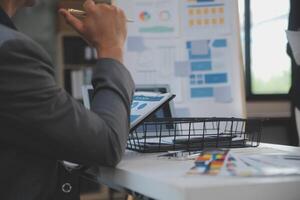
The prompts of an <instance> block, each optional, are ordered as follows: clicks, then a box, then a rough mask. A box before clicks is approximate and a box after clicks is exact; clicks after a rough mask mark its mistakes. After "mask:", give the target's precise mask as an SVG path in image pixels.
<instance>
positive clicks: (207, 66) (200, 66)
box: [191, 61, 212, 71]
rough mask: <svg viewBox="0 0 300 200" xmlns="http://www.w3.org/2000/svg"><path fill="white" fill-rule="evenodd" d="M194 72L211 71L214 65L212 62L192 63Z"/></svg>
mask: <svg viewBox="0 0 300 200" xmlns="http://www.w3.org/2000/svg"><path fill="white" fill-rule="evenodd" d="M191 67H192V71H203V70H211V69H212V64H211V61H197V62H191Z"/></svg>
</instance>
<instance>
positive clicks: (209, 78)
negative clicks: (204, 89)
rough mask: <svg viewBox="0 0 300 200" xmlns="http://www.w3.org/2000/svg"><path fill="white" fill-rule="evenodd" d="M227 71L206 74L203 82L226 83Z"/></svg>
mask: <svg viewBox="0 0 300 200" xmlns="http://www.w3.org/2000/svg"><path fill="white" fill-rule="evenodd" d="M227 82H228V78H227V73H216V74H206V75H205V83H207V84H216V83H227Z"/></svg>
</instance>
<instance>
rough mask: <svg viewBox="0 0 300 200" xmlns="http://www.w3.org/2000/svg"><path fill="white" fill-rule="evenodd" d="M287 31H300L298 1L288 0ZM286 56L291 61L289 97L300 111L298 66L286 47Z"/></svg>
mask: <svg viewBox="0 0 300 200" xmlns="http://www.w3.org/2000/svg"><path fill="white" fill-rule="evenodd" d="M288 29H289V30H293V31H297V30H299V29H300V1H299V0H290V14H289V27H288ZM288 54H289V55H290V57H291V59H292V87H291V90H290V95H291V98H292V102H293V104H294V105H295V106H296V107H297V108H298V109H300V66H298V65H297V64H296V62H295V60H294V57H293V54H292V52H291V49H290V47H289V46H288Z"/></svg>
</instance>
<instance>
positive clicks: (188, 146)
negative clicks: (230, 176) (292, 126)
mask: <svg viewBox="0 0 300 200" xmlns="http://www.w3.org/2000/svg"><path fill="white" fill-rule="evenodd" d="M261 129H262V121H261V120H258V119H240V118H168V119H165V118H161V119H156V120H155V121H147V122H144V123H143V124H141V125H140V126H139V127H138V128H137V129H135V130H134V131H132V132H131V133H130V134H129V138H128V141H127V149H130V150H133V151H138V152H141V153H154V152H163V151H172V150H186V151H197V150H203V149H206V148H241V147H257V146H258V145H259V143H260V138H261Z"/></svg>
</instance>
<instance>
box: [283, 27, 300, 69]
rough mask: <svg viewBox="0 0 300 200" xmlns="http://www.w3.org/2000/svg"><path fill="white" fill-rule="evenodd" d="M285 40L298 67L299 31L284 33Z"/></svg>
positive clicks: (299, 51) (299, 56)
mask: <svg viewBox="0 0 300 200" xmlns="http://www.w3.org/2000/svg"><path fill="white" fill-rule="evenodd" d="M286 35H287V39H288V41H289V44H290V46H291V49H292V52H293V56H294V58H295V61H296V63H297V65H300V31H288V30H287V31H286Z"/></svg>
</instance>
